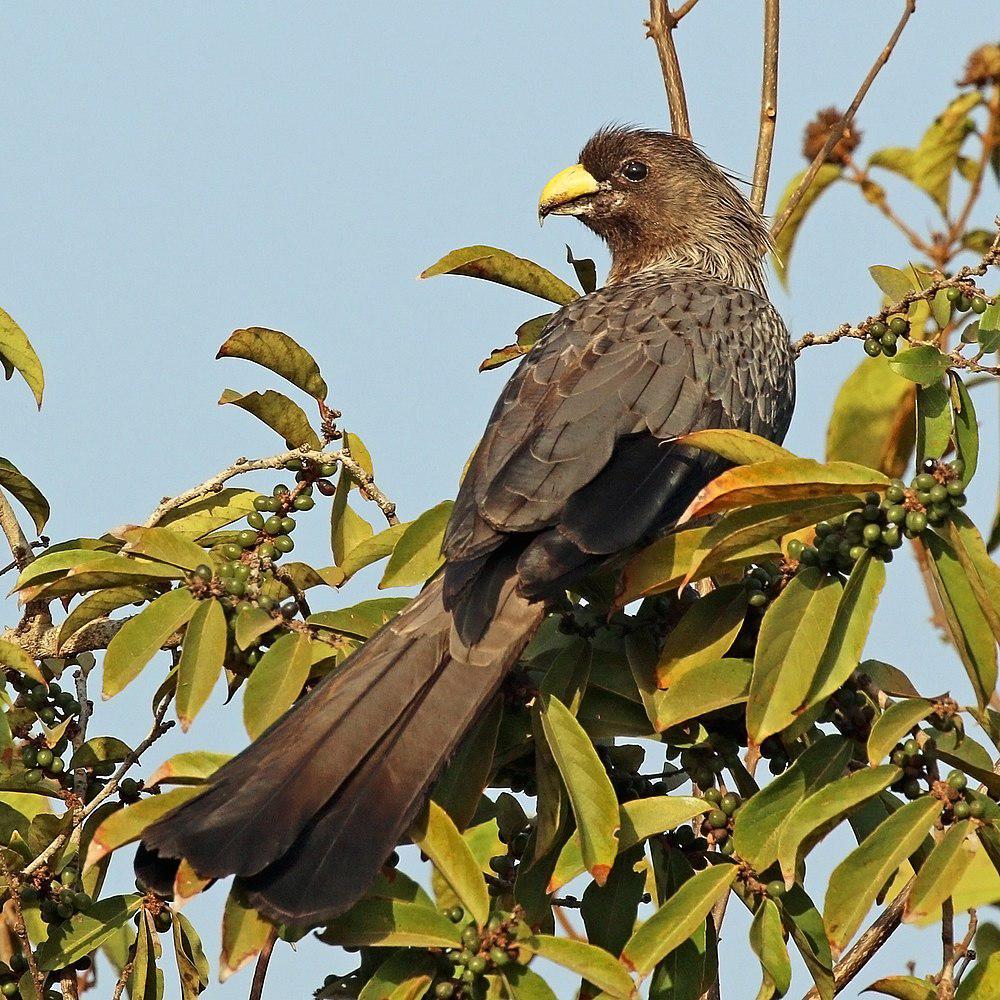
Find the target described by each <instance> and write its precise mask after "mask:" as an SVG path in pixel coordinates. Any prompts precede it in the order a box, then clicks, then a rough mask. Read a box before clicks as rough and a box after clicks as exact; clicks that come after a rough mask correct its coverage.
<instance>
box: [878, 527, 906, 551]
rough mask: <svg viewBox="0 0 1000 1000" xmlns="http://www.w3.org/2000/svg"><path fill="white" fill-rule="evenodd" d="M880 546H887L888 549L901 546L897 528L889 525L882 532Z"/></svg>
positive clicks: (901, 539)
mask: <svg viewBox="0 0 1000 1000" xmlns="http://www.w3.org/2000/svg"><path fill="white" fill-rule="evenodd" d="M881 537H882V544H883V545H888V546H889V548H890V549H898V548H899V547H900V545H902V544H903V538H902V535H900V533H899V526H898V525H895V524H890V525H889V526H888V527H887V528H884V529H883V530H882V536H881Z"/></svg>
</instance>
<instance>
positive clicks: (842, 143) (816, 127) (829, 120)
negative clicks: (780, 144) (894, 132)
mask: <svg viewBox="0 0 1000 1000" xmlns="http://www.w3.org/2000/svg"><path fill="white" fill-rule="evenodd" d="M842 117H843V115H842V114H841V113H840V112H839V111H838V110H837V109H836V108H824V109H823V110H822V111H820V112H819V113H818V114H817V115H816V117H815V118H814V119H813V121H811V122H810V123H809V124H808V125H807V126H806V130H805V133H804V134H803V136H802V155H803V156H804V157H805V158H806V159H807V160H810V161H812V160H814V159H815V158H816V157H817V156H818V155H819V153H820V151H821V150H822V149H823V146H824V145H825V144H826V140H827V137H828V136H829V135H830V131H831V130H832V129H833V128H834V126H835V125H836V124H837V123H838V122H839V121H840V119H841V118H842ZM860 142H861V133H860V132H859V131H858V129H857V128H856V127H855V125H854V124H853V123H852V124H850V125H848V126H847V128H845V129H844V134H843V135H842V136H841V137H840V138H839V139H838V140H837V142H836V143H835V145H834V147H833V148H832V149H831V150H830V152H829V153H827V154H826V162H827V163H840V164H844V163H846V162H847V161H848V159H849V158H850V155H851V153H852V152H854V150H855V149H857V148H858V144H859V143H860Z"/></svg>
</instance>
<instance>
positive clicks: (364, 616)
mask: <svg viewBox="0 0 1000 1000" xmlns="http://www.w3.org/2000/svg"><path fill="white" fill-rule="evenodd" d="M409 603H410V598H409V597H376V598H375V599H374V600H371V601H361V603H360V604H355V605H353V606H351V607H349V608H340V609H339V610H338V611H319V612H317V613H316V614H313V615H310V616H309V617H308V619H306V621H307V622H308V624H309V625H315V626H316V627H317V628H326V629H330V630H331V631H333V632H340V633H342V634H344V635H351V636H357V638H359V639H368V638H370V637H371V636H372V635H374V633H375V632H376V631H377V630H378V629H379V628H381V627H382V626H383V625H384V624H385V623H386V622H387V621H389V619H390V618H395V617H396V615H398V614H399V612H400V611H402V610H403V608H405V607H406V605H407V604H409Z"/></svg>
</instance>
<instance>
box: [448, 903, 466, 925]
mask: <svg viewBox="0 0 1000 1000" xmlns="http://www.w3.org/2000/svg"><path fill="white" fill-rule="evenodd" d="M446 916H447V917H448V919H449V920H450V921H451V922H452V923H453V924H458V923H461V922H462V917H464V916H465V910H463V909H462V907H461V906H453V907H452V908H451V909H450V910H449V911H448V912H447V914H446Z"/></svg>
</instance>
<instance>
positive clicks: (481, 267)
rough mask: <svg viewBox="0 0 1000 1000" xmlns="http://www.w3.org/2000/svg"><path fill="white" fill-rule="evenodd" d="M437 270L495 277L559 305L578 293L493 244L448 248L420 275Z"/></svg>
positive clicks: (532, 262)
mask: <svg viewBox="0 0 1000 1000" xmlns="http://www.w3.org/2000/svg"><path fill="white" fill-rule="evenodd" d="M438 274H463V275H466V276H467V277H470V278H483V279H485V280H486V281H495V282H497V283H498V284H500V285H507V286H508V287H510V288H516V289H518V290H519V291H522V292H527V293H528V294H529V295H537V296H538V297H539V298H541V299H548V300H549V301H550V302H557V303H558V304H559V305H566V304H567V303H568V302H572V301H573V300H574V299H578V298H579V297H580V295H579V293H578V292H577V291H576V289H575V288H572V287H571V286H570V285H567V284H566V282H565V281H563V280H562V278H557V277H556V276H555V275H554V274H553V273H552V272H551V271H548V270H546V269H545V268H544V267H542V266H541V265H540V264H536V263H535V262H534V261H531V260H525V259H524V258H523V257H516V256H515V255H514V254H512V253H509V252H508V251H506V250H499V249H497V248H496V247H489V246H471V247H462V248H461V249H460V250H452V251H451V253H449V254H446V255H445V256H444V257H442V258H441V259H440V260H439V261H438V262H437V263H436V264H433V265H432V266H431V267H429V268H427V270H426V271H424V272H423V273H422V274H421V275H420V277H421V278H433V277H435V276H436V275H438Z"/></svg>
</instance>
